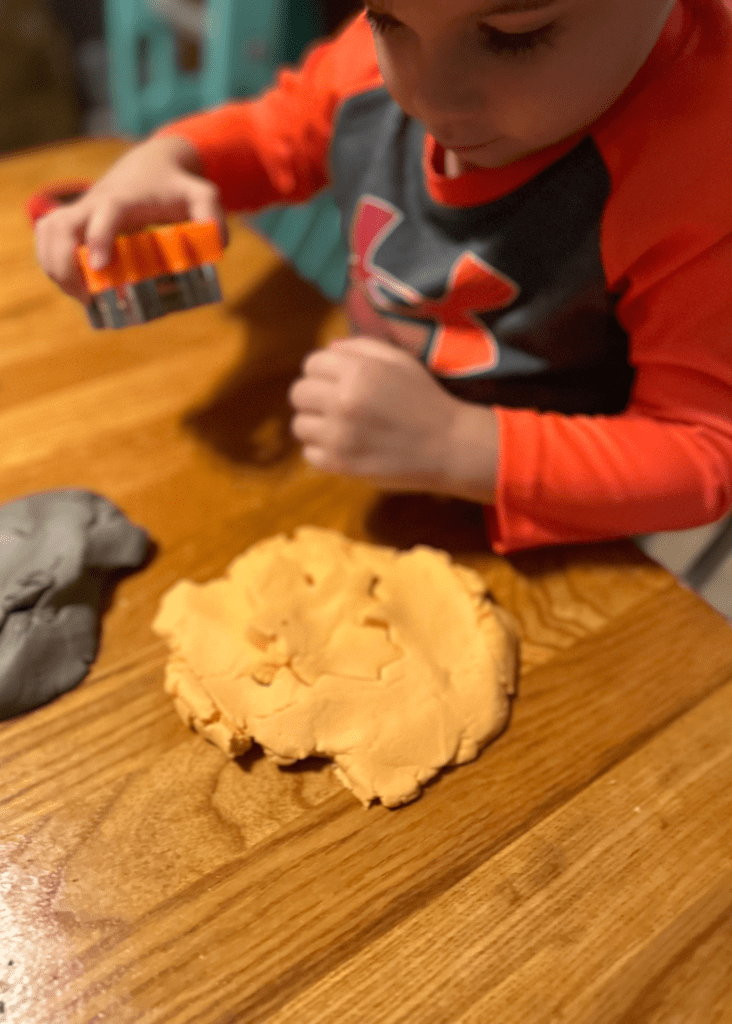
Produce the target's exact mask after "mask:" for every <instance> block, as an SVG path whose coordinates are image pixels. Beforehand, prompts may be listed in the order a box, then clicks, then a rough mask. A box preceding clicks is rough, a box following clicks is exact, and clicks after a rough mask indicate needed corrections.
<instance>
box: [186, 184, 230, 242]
mask: <svg viewBox="0 0 732 1024" xmlns="http://www.w3.org/2000/svg"><path fill="white" fill-rule="evenodd" d="M188 196H189V198H188V215H189V216H190V218H191V220H197V221H207V220H215V221H216V222H217V223H218V225H219V231H220V232H221V241H222V243H223V244H224V245H228V244H229V229H228V226H227V224H226V216H225V215H224V210H223V207H222V206H221V201H220V199H219V190H218V188H217V187H216V186H215V185H213V184H212V183H211V182H210V181H205V180H204V179H203V178H193V180H192V181H191V183H190V184H189V186H188Z"/></svg>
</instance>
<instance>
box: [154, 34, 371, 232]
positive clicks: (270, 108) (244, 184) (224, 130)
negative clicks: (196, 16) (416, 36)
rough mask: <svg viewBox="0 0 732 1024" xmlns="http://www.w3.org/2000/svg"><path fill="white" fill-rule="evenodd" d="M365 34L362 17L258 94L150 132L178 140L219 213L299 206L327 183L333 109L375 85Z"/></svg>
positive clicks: (368, 38) (319, 45)
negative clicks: (190, 150) (217, 194)
mask: <svg viewBox="0 0 732 1024" xmlns="http://www.w3.org/2000/svg"><path fill="white" fill-rule="evenodd" d="M380 81H381V79H380V75H379V70H378V64H377V62H376V53H375V50H374V47H373V39H372V36H371V31H370V29H369V27H368V24H367V22H366V21H365V18H364V17H363V16H362V15H359V16H358V17H356V18H355V19H354V20H353V21H351V22H350V23H349V24H348V25H347V26H346V27H345V28H344V29H343V30H342V31H341V32H340V33H339V34H338V35H337V36H336V37H335V38H334V39H332V40H327V41H325V42H321V43H319V44H317V45H315V46H314V47H312V48H311V49H310V51H309V52H308V53H307V55H306V56H305V58H304V59H303V61H302V63H301V64H300V66H299V67H298V68H296V69H294V70H293V69H289V68H287V69H283V70H281V71H280V72H279V73H278V75H277V78H276V81H275V84H274V85H273V86H272V87H271V88H269V89H267V90H266V91H265V92H264V93H262V94H261V95H259V96H257V97H255V98H253V99H248V100H240V101H232V102H229V103H226V104H224V105H223V106H221V107H217V108H214V109H213V110H210V111H206V112H204V113H200V114H194V115H192V116H190V117H186V118H182V119H180V120H178V121H175V122H173V123H171V124H168V125H165V126H164V127H163V128H161V129H159V130H158V132H156V134H162V135H166V134H168V135H180V136H183V137H184V138H185V139H187V140H188V141H189V142H191V143H192V144H193V145H194V146H195V148H196V150H197V151H198V154H199V156H200V158H201V161H202V164H203V171H204V176H205V177H206V178H208V179H209V180H210V181H212V182H214V183H215V184H216V185H218V187H219V189H220V190H221V198H222V202H223V204H224V207H225V209H226V210H228V211H230V212H233V211H238V210H247V211H252V210H257V209H261V208H262V207H263V206H267V205H269V204H271V203H275V202H288V203H290V202H302V201H305V200H306V199H309V198H310V197H311V196H313V195H314V194H315V193H316V192H317V191H318V190H319V189H320V188H322V187H323V186H324V185H326V184H327V183H328V180H329V167H328V153H329V147H330V140H331V137H332V133H333V124H334V120H335V117H336V113H337V108H338V105H339V104H340V103H341V102H342V100H343V99H345V98H346V97H347V96H348V95H350V94H351V93H353V92H356V91H359V90H360V89H362V88H364V86H366V87H368V85H369V84H371V83H373V84H377V83H378V82H380Z"/></svg>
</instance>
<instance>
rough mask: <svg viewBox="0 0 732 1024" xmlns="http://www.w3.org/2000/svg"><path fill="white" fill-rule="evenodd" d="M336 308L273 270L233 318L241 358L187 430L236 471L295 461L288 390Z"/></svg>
mask: <svg viewBox="0 0 732 1024" xmlns="http://www.w3.org/2000/svg"><path fill="white" fill-rule="evenodd" d="M332 310H333V305H332V303H330V302H329V301H328V300H327V299H325V298H324V297H323V296H322V295H321V294H320V292H318V291H316V290H315V288H313V287H312V286H311V285H309V284H307V282H305V281H303V280H302V279H301V278H300V277H298V276H297V274H296V273H295V272H294V271H293V270H292V269H291V268H290V267H288V266H287V265H286V264H282V265H280V266H278V267H277V268H276V269H275V270H274V271H273V272H272V273H271V274H269V275H268V276H267V277H266V278H265V279H264V280H263V281H262V282H261V284H260V285H259V286H258V287H257V288H256V289H255V290H254V291H252V292H250V293H249V294H248V295H247V296H246V298H245V299H244V300H243V301H241V302H240V303H238V304H235V305H233V306H231V307H230V309H229V313H230V315H231V316H233V317H235V318H237V319H239V320H241V321H242V323H243V325H245V327H246V332H247V344H246V353H245V357H244V359H243V360H242V362H241V363H240V365H239V366H237V367H236V368H235V369H234V371H233V372H232V373H231V374H230V376H229V378H228V379H227V380H224V381H223V382H222V383H221V384H220V386H219V389H218V392H217V393H216V394H215V395H214V396H213V397H212V398H211V399H210V400H209V401H208V402H207V404H206V405H205V406H203V407H201V408H198V409H194V410H192V411H191V412H189V413H188V414H187V416H186V417H185V420H184V425H185V426H186V427H187V428H188V429H189V430H191V431H192V432H193V433H194V434H196V436H197V437H199V438H200V439H201V440H202V441H203V442H204V443H205V444H207V445H208V446H209V447H210V448H212V449H213V450H214V451H216V452H217V453H218V454H220V455H222V456H224V457H225V458H227V459H229V460H230V461H231V462H234V463H236V464H239V465H255V466H262V467H265V466H271V465H275V464H276V463H278V462H282V461H284V460H286V459H288V458H290V457H291V456H293V455H294V454H295V453H296V452H297V451H298V450H299V443H298V442H297V441H296V440H295V438H293V436H292V435H291V433H290V429H289V428H290V420H291V418H292V408H291V406H290V404H289V402H288V401H287V391H288V388H289V387H290V385H291V384H292V383H293V381H294V380H295V379H296V378H297V377H298V376H299V374H300V365H301V363H302V361H303V359H304V357H305V356H306V355H307V353H308V352H310V351H312V350H313V349H314V348H316V347H317V346H318V342H319V339H320V336H321V332H322V329H323V323H324V321H325V320H326V318H327V317H328V316H329V315H330V313H331V312H332Z"/></svg>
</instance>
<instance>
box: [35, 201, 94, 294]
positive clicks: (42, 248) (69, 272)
mask: <svg viewBox="0 0 732 1024" xmlns="http://www.w3.org/2000/svg"><path fill="white" fill-rule="evenodd" d="M82 234H83V217H81V216H77V211H72V210H71V209H69V210H57V211H53V212H52V213H49V214H47V215H46V216H45V217H43V218H41V219H40V220H39V221H38V222H37V223H36V230H35V242H36V253H37V255H38V261H39V263H40V264H41V266H42V267H43V269H44V270H45V272H46V273H47V274H48V276H49V277H50V278H51V280H52V281H55V282H56V284H58V285H59V286H60V287H61V288H62V289H63V290H64V291H65V292H66V293H67V294H69V295H72V296H73V297H74V298H75V299H79V301H80V302H86V301H87V299H88V293H87V290H86V285H85V283H84V278H83V276H82V274H81V270H80V268H79V263H78V260H77V257H76V247H77V245H78V244H79V240H80V239H81V237H82Z"/></svg>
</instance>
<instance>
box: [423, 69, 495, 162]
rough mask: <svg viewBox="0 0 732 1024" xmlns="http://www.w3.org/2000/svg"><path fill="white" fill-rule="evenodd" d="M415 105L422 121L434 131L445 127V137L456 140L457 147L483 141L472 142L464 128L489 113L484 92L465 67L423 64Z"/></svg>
mask: <svg viewBox="0 0 732 1024" xmlns="http://www.w3.org/2000/svg"><path fill="white" fill-rule="evenodd" d="M413 101H414V105H415V108H416V113H417V116H418V117H419V118H420V120H422V121H423V122H425V123H426V124H427V125H428V126H429V127H430V128H434V129H437V128H438V127H439V126H445V131H444V132H443V133H442V134H448V135H450V136H454V139H453V140H452V141H454V143H455V145H460V144H463V145H471V144H472V143H473V142H479V141H480V140H479V139H478V140H476V139H473V138H472V135H471V131H470V129H469V128H468V127H465V128H464V129H463V128H462V127H461V126H462V125H466V126H467V125H469V124H471V123H474V122H476V121H478V122H479V121H480V120H481V119H483V118H484V117H485V111H486V102H485V94H484V91H483V89H481V88H480V87H479V86H478V84H477V83H476V81H475V78H474V77H473V76H471V75H469V74H466V71H465V65H464V64H463V65H462V66H460V65H459V64H457V63H456V64H452V65H447V64H445V62H444V61H441V62H437V61H434V62H430V64H429V65H424V64H423V65H422V66H421V67H420V69H419V73H418V75H416V76H415V81H414V89H413ZM434 134H436V135H437V134H438V132H437V130H436V131H435V132H434ZM441 141H451V140H450V139H447V140H441Z"/></svg>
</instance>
